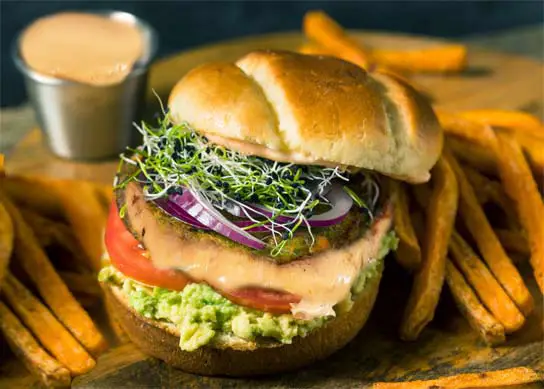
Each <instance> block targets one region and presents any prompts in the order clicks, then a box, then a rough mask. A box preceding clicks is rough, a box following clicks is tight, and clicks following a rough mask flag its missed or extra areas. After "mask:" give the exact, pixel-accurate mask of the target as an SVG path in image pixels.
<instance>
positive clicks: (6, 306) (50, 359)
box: [0, 155, 124, 386]
mask: <svg viewBox="0 0 544 389" xmlns="http://www.w3.org/2000/svg"><path fill="white" fill-rule="evenodd" d="M0 157H1V155H0ZM110 192H111V189H110V188H105V187H102V186H97V185H94V184H90V183H88V182H82V181H62V180H46V179H43V178H37V177H19V176H8V175H6V174H5V173H4V170H3V157H1V158H0V290H1V295H0V331H1V332H2V334H3V336H4V337H5V339H6V341H7V343H8V345H9V346H10V348H11V349H12V351H13V353H14V354H15V355H16V356H17V357H18V358H19V359H20V360H21V361H22V362H23V363H24V364H25V366H26V367H27V368H28V370H29V371H30V372H31V373H32V374H34V375H35V376H36V377H37V378H39V379H40V380H41V382H42V383H43V384H45V385H46V386H68V385H69V384H70V382H71V379H72V377H74V376H77V375H80V374H83V373H85V372H87V371H89V370H90V369H92V368H93V367H94V366H95V364H96V358H97V357H98V356H99V355H100V354H101V353H102V352H104V351H105V350H106V349H107V348H108V342H107V340H106V338H105V336H104V334H103V333H102V332H101V331H100V330H99V329H98V327H97V325H96V324H95V323H94V322H93V320H92V319H91V317H90V316H89V314H88V312H87V311H86V310H85V309H84V308H83V307H91V306H94V305H95V304H97V303H100V302H101V299H102V291H101V289H100V287H99V285H98V282H97V280H96V271H97V270H98V267H99V266H100V258H101V251H102V237H101V235H102V231H103V228H104V224H105V220H106V216H107V211H108V206H109V203H110V201H111V194H110ZM123 340H124V338H123Z"/></svg>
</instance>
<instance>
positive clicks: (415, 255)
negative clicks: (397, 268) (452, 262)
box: [390, 180, 421, 270]
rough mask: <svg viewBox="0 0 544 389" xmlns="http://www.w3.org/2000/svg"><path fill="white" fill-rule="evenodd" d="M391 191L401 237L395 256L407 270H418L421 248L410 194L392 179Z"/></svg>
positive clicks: (398, 233) (396, 225) (398, 232)
mask: <svg viewBox="0 0 544 389" xmlns="http://www.w3.org/2000/svg"><path fill="white" fill-rule="evenodd" d="M390 184H391V193H392V195H391V196H392V198H393V201H394V203H395V207H394V216H393V219H394V220H395V232H396V234H397V236H398V238H399V246H398V248H397V251H396V252H395V258H396V259H397V262H399V263H400V265H401V266H402V267H404V268H405V269H407V270H416V269H418V268H419V266H420V265H421V249H420V247H419V242H418V240H417V237H416V234H415V232H414V227H413V226H412V221H411V220H410V211H409V209H408V205H409V204H408V195H407V193H406V188H405V187H404V186H403V184H401V183H400V182H398V181H394V180H391V181H390Z"/></svg>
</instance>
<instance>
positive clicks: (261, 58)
mask: <svg viewBox="0 0 544 389" xmlns="http://www.w3.org/2000/svg"><path fill="white" fill-rule="evenodd" d="M169 108H170V113H171V115H172V119H173V120H174V121H175V122H178V123H180V122H187V123H188V124H189V125H190V126H191V127H193V128H194V129H196V130H197V131H199V132H201V133H203V134H205V135H206V136H207V137H208V138H209V139H210V141H212V142H214V143H218V144H222V145H223V146H225V147H227V148H229V149H232V150H237V151H240V152H242V153H245V154H252V155H259V156H261V157H265V158H268V159H272V160H277V161H289V162H294V163H300V164H318V165H327V166H336V165H341V166H343V167H356V168H364V169H368V170H374V171H377V172H379V173H382V174H385V175H388V176H392V177H396V178H399V179H404V180H406V181H411V182H424V181H427V180H428V179H429V177H430V174H429V170H430V169H431V168H432V166H433V165H434V164H435V162H436V161H437V159H438V157H439V155H440V153H441V150H442V142H443V135H442V130H441V128H440V126H439V124H438V121H437V118H436V116H435V114H434V112H433V110H432V108H431V107H430V106H429V104H428V103H427V102H426V101H425V100H424V99H423V98H422V97H421V96H420V95H419V94H418V93H417V92H416V91H415V90H414V89H413V88H412V87H410V86H409V85H407V84H405V83H403V82H401V81H399V80H397V79H395V78H392V77H389V76H386V75H383V74H379V73H367V72H366V71H364V70H363V69H361V68H359V67H358V66H356V65H354V64H351V63H348V62H345V61H342V60H340V59H336V58H332V57H324V56H312V55H303V54H296V53H291V52H286V51H255V52H251V53H249V54H247V55H245V56H244V57H242V58H240V59H239V60H238V61H237V62H236V63H227V62H214V63H208V64H204V65H201V66H199V67H197V68H195V69H193V70H192V71H190V72H189V73H188V74H187V75H185V77H183V78H182V79H181V80H180V81H179V82H178V83H177V84H176V86H175V87H174V89H173V90H172V92H171V95H170V99H169Z"/></svg>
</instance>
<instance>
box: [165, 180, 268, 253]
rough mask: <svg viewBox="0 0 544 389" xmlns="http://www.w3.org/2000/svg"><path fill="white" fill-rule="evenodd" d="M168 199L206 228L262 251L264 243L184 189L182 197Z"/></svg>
mask: <svg viewBox="0 0 544 389" xmlns="http://www.w3.org/2000/svg"><path fill="white" fill-rule="evenodd" d="M168 199H169V200H170V201H171V202H173V203H175V204H177V205H178V206H179V207H180V208H181V209H183V210H184V211H185V212H187V213H188V214H189V216H192V217H193V218H194V219H196V220H197V221H198V222H199V223H201V224H203V225H204V226H206V227H207V228H209V229H211V230H213V231H215V232H217V233H219V234H221V235H223V236H226V237H227V238H229V239H231V240H233V241H235V242H238V243H241V244H243V245H245V246H248V247H251V248H254V249H256V250H262V249H264V248H265V246H266V245H265V243H264V242H263V241H262V240H260V239H257V238H255V237H254V236H252V235H250V234H249V233H248V232H246V231H244V230H242V229H241V228H240V227H238V226H237V225H235V224H234V223H232V222H231V221H229V220H227V219H226V218H225V217H224V216H223V215H221V213H219V211H217V210H216V209H215V208H214V207H213V206H212V205H211V204H210V203H209V202H208V201H207V200H205V199H203V198H202V197H201V196H199V195H198V194H197V193H194V192H193V191H192V190H190V189H188V188H185V190H184V191H183V194H182V195H179V194H174V195H170V196H169V197H168Z"/></svg>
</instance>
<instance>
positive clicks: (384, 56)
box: [372, 44, 467, 72]
mask: <svg viewBox="0 0 544 389" xmlns="http://www.w3.org/2000/svg"><path fill="white" fill-rule="evenodd" d="M372 56H373V58H374V59H375V61H376V62H378V63H380V64H382V65H386V66H390V67H392V68H396V69H401V70H407V71H411V72H458V71H461V70H463V69H464V68H465V66H466V63H467V48H466V47H465V46H463V45H457V44H445V45H441V46H437V47H430V48H426V49H419V50H389V49H378V48H376V49H373V50H372Z"/></svg>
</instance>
